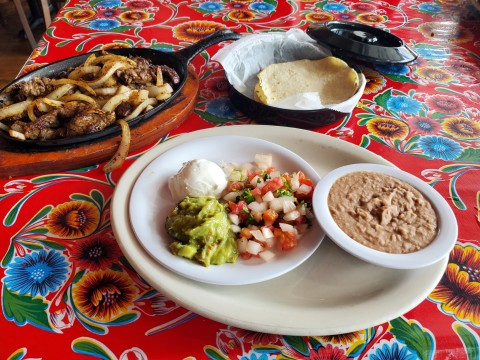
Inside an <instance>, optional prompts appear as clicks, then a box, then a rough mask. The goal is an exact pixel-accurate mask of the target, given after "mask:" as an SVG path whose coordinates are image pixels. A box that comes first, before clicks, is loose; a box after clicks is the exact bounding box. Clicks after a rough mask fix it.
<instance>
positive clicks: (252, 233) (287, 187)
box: [221, 154, 314, 261]
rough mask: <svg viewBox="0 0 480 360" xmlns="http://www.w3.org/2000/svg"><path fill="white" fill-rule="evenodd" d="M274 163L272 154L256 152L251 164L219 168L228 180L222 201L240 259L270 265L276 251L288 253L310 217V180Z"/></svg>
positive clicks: (311, 187)
mask: <svg viewBox="0 0 480 360" xmlns="http://www.w3.org/2000/svg"><path fill="white" fill-rule="evenodd" d="M272 163H273V159H272V156H271V155H263V154H257V155H256V156H255V160H254V162H250V163H244V164H234V163H228V164H221V166H222V168H223V170H224V172H225V174H226V176H227V180H228V185H227V190H226V194H225V195H224V196H223V200H225V207H226V210H227V213H228V217H229V219H230V222H231V223H232V229H233V231H234V232H235V233H236V235H237V247H238V251H239V253H240V256H241V257H242V258H243V259H250V258H251V257H257V256H258V257H260V258H262V259H264V260H265V261H269V260H271V259H272V258H274V257H275V249H278V248H280V249H281V250H283V251H288V250H292V249H293V248H295V247H296V246H297V244H298V241H299V240H300V238H301V237H302V235H303V234H305V232H306V231H307V230H308V228H309V227H310V225H311V222H312V219H313V214H312V211H311V209H312V203H311V201H312V194H313V190H314V184H313V182H312V180H311V179H309V178H308V177H306V176H305V174H304V173H303V172H302V171H297V172H293V173H287V172H281V171H279V170H278V169H276V168H275V167H274V166H273V165H272Z"/></svg>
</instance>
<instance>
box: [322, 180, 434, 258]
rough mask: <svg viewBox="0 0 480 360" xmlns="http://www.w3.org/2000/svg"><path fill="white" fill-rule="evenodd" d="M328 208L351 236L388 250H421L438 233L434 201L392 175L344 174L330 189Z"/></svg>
mask: <svg viewBox="0 0 480 360" xmlns="http://www.w3.org/2000/svg"><path fill="white" fill-rule="evenodd" d="M328 207H329V210H330V213H331V214H332V217H333V219H334V220H335V222H336V223H337V225H338V226H339V227H340V229H342V231H343V232H345V233H346V234H347V235H348V236H349V237H351V238H352V239H354V240H355V241H357V242H359V243H361V244H363V245H365V246H368V247H370V248H372V249H375V250H380V251H383V252H387V253H393V254H406V253H412V252H415V251H418V250H420V249H423V248H424V247H426V246H427V245H428V244H430V243H431V242H432V240H433V239H434V238H435V235H436V234H437V215H436V213H435V210H434V209H433V208H432V205H431V204H430V202H429V201H428V200H427V199H426V198H425V197H424V196H423V195H422V194H421V193H420V192H419V191H418V190H417V189H415V188H414V187H413V186H411V185H409V184H407V183H406V182H404V181H402V180H399V179H397V178H395V177H392V176H390V175H385V174H381V173H376V172H368V171H358V172H353V173H351V174H348V175H344V176H342V177H341V178H339V179H338V180H336V181H335V183H334V184H333V186H332V187H331V189H330V192H329V194H328Z"/></svg>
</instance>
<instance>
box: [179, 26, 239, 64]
mask: <svg viewBox="0 0 480 360" xmlns="http://www.w3.org/2000/svg"><path fill="white" fill-rule="evenodd" d="M241 37H242V34H239V33H237V32H235V31H232V30H230V29H225V30H219V31H215V32H214V33H212V34H210V35H208V36H207V37H206V38H204V39H202V40H200V41H197V42H196V43H195V44H193V45H190V46H187V47H186V48H183V49H181V50H178V51H177V54H178V55H181V56H183V57H185V58H186V59H187V62H190V61H191V60H192V59H193V58H194V57H195V56H197V55H198V54H200V53H201V52H202V51H203V50H205V49H206V48H208V47H209V46H212V45H215V44H217V43H219V42H222V41H226V40H238V39H240V38H241Z"/></svg>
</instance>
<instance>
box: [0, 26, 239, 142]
mask: <svg viewBox="0 0 480 360" xmlns="http://www.w3.org/2000/svg"><path fill="white" fill-rule="evenodd" d="M240 37H241V34H239V33H236V32H234V31H232V30H228V29H227V30H219V31H216V32H215V33H213V34H211V35H209V36H207V37H206V38H204V39H202V40H200V41H198V42H196V43H195V44H193V45H190V46H188V47H186V48H183V49H181V50H178V51H176V52H163V51H159V50H153V49H148V48H133V49H112V50H109V51H108V52H109V53H112V54H118V55H123V56H129V55H131V56H141V57H144V58H146V59H150V60H151V61H152V63H153V64H156V65H167V66H170V67H171V68H173V69H175V70H176V71H177V73H178V75H179V77H180V83H178V84H177V85H176V86H175V88H174V92H173V94H172V96H171V97H170V98H168V99H167V100H166V101H164V102H162V103H160V104H158V105H157V106H155V107H154V108H153V109H152V110H150V111H148V112H146V113H144V114H142V115H140V116H137V117H136V118H134V119H132V120H130V121H129V122H128V123H129V125H130V127H131V128H133V127H135V126H137V125H139V124H140V123H141V122H143V121H144V120H146V119H149V118H150V117H152V116H153V115H155V114H156V113H158V112H159V111H161V110H163V109H165V108H166V107H168V106H169V105H170V104H171V103H172V101H173V100H174V99H175V98H176V97H177V96H178V95H179V94H180V91H181V89H182V88H183V86H184V85H185V83H186V80H187V76H188V64H189V63H190V61H191V60H192V59H193V58H194V57H195V56H196V55H198V54H199V53H200V52H202V51H203V50H205V49H206V48H208V47H209V46H211V45H214V44H217V43H219V42H221V41H226V40H238V39H239V38H240ZM92 53H97V54H98V53H100V51H96V52H91V53H86V54H82V55H77V56H73V57H70V58H67V59H64V60H60V61H57V62H54V63H51V64H48V65H46V66H43V67H41V68H38V69H36V70H33V71H32V72H30V73H28V74H26V75H24V76H22V77H20V78H18V79H16V80H14V81H12V82H11V83H10V84H8V85H7V86H5V87H4V88H3V89H1V90H0V94H1V93H2V92H3V91H4V90H5V89H7V88H8V87H10V86H12V85H14V84H16V83H18V82H21V81H25V80H30V79H31V78H33V77H34V76H45V77H55V76H56V75H58V74H59V73H61V72H63V71H65V70H66V69H68V68H70V67H76V66H79V65H81V64H82V63H83V62H84V61H85V60H86V59H87V58H88V57H89V56H90V55H91V54H92ZM120 133H121V129H120V127H119V126H117V125H112V126H109V127H107V128H106V129H104V130H102V131H99V132H96V133H93V134H88V135H80V136H75V137H70V138H61V139H52V140H18V139H15V138H12V137H11V136H9V134H8V133H7V132H6V131H4V130H0V136H1V137H2V138H5V139H7V140H9V141H13V142H16V143H17V144H18V145H20V146H22V147H28V148H30V149H44V150H45V149H48V148H55V147H69V146H75V145H80V144H81V143H83V142H86V141H95V140H98V139H100V138H104V137H109V136H113V135H119V134H120Z"/></svg>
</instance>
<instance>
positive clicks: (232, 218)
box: [228, 213, 240, 225]
mask: <svg viewBox="0 0 480 360" xmlns="http://www.w3.org/2000/svg"><path fill="white" fill-rule="evenodd" d="M228 218H229V219H230V222H231V223H232V224H234V225H238V224H240V218H239V217H238V215H237V214H232V213H230V214H228Z"/></svg>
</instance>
